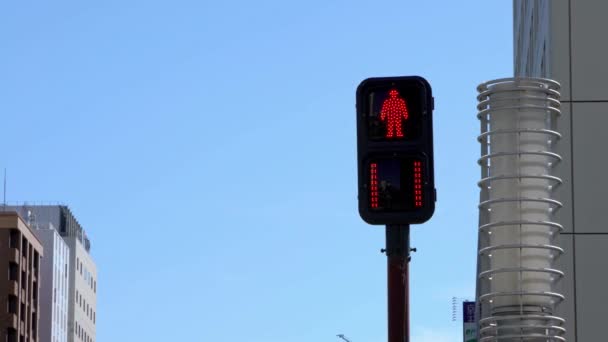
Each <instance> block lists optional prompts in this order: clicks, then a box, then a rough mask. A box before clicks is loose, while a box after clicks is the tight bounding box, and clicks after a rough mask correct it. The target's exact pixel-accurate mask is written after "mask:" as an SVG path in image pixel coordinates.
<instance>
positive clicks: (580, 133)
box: [514, 0, 608, 342]
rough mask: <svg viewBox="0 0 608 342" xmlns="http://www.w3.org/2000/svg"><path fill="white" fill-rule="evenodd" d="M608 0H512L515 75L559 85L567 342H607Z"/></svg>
mask: <svg viewBox="0 0 608 342" xmlns="http://www.w3.org/2000/svg"><path fill="white" fill-rule="evenodd" d="M606 13H608V2H607V1H598V0H515V1H514V43H515V46H514V51H515V75H516V76H532V77H545V78H551V79H554V80H556V81H558V82H559V83H560V84H561V102H562V105H561V112H562V116H561V119H560V120H559V121H558V126H559V127H558V128H559V131H560V132H561V134H562V139H561V141H560V142H559V143H558V145H557V152H558V153H559V154H560V155H561V156H562V158H563V161H562V163H560V165H558V166H557V169H556V175H557V176H559V177H560V178H561V179H562V180H563V181H564V183H563V184H562V186H561V187H560V189H559V190H558V192H557V197H558V198H557V199H558V200H559V201H560V202H562V203H563V204H564V206H563V208H562V209H561V210H560V211H558V212H557V218H558V222H560V223H561V224H562V225H563V226H564V228H565V231H564V232H563V233H562V234H561V236H560V240H561V241H560V245H561V246H562V247H563V248H564V250H565V255H564V256H562V257H561V258H560V259H559V264H560V269H561V270H563V271H564V272H565V274H566V275H565V278H564V280H563V281H562V287H563V289H562V290H561V293H563V294H564V295H565V297H566V300H565V302H564V303H563V304H562V305H561V306H560V307H559V312H558V314H559V316H561V317H563V318H565V319H566V329H567V333H566V338H567V340H568V341H578V342H595V341H605V340H606V337H605V328H604V326H605V318H604V316H605V315H604V312H605V309H606V307H608V292H607V289H608V271H607V266H606V260H608V224H606V218H605V217H604V214H605V213H606V212H608V201H606V200H605V198H604V196H605V194H606V193H608V178H606V173H607V171H608V158H607V157H606V143H605V142H604V141H603V137H604V136H605V134H606V133H605V130H606V127H608V82H606V80H608V67H607V66H606V61H608V44H606V43H605V42H606V34H607V33H608V20H606Z"/></svg>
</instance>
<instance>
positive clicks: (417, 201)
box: [357, 76, 435, 224]
mask: <svg viewBox="0 0 608 342" xmlns="http://www.w3.org/2000/svg"><path fill="white" fill-rule="evenodd" d="M432 113H433V97H432V93H431V87H430V85H429V84H428V82H427V81H426V80H425V79H423V78H421V77H417V76H408V77H387V78H370V79H367V80H365V81H363V82H361V84H360V85H359V88H358V89H357V154H358V174H359V175H358V177H359V213H360V215H361V217H362V218H363V219H364V220H365V221H366V222H368V223H371V224H409V223H421V222H424V221H426V220H428V219H429V218H430V217H431V216H432V215H433V212H434V210H435V186H434V176H433V127H432Z"/></svg>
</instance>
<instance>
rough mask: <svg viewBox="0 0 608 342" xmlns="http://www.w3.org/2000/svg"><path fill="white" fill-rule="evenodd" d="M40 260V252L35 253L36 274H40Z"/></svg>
mask: <svg viewBox="0 0 608 342" xmlns="http://www.w3.org/2000/svg"><path fill="white" fill-rule="evenodd" d="M39 259H40V255H39V254H38V252H36V251H34V271H36V273H37V272H38V265H39V263H40V261H39Z"/></svg>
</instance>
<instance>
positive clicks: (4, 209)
mask: <svg viewBox="0 0 608 342" xmlns="http://www.w3.org/2000/svg"><path fill="white" fill-rule="evenodd" d="M2 203H4V205H3V206H2V211H6V168H4V201H3V202H2Z"/></svg>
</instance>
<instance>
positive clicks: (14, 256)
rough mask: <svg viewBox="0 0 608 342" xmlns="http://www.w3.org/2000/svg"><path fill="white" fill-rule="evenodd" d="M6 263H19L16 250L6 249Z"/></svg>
mask: <svg viewBox="0 0 608 342" xmlns="http://www.w3.org/2000/svg"><path fill="white" fill-rule="evenodd" d="M8 261H12V262H14V263H17V264H18V263H19V250H18V249H17V248H9V249H8Z"/></svg>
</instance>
